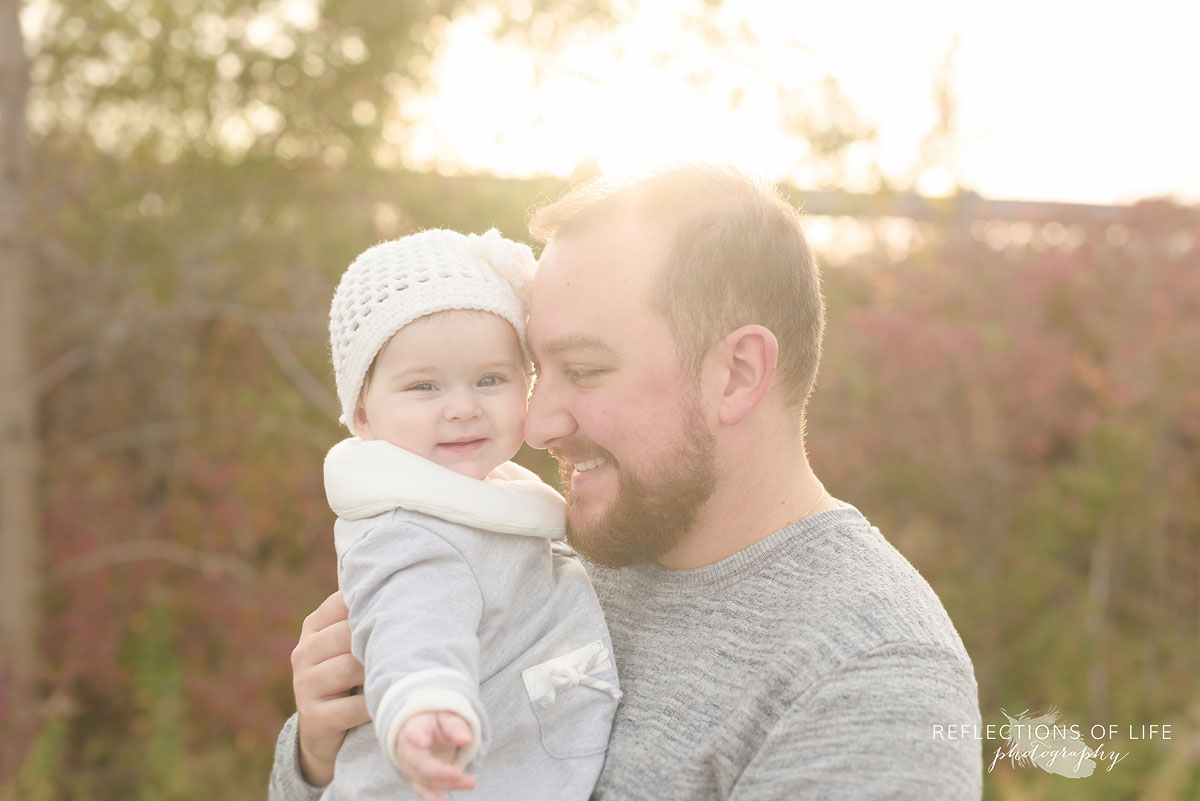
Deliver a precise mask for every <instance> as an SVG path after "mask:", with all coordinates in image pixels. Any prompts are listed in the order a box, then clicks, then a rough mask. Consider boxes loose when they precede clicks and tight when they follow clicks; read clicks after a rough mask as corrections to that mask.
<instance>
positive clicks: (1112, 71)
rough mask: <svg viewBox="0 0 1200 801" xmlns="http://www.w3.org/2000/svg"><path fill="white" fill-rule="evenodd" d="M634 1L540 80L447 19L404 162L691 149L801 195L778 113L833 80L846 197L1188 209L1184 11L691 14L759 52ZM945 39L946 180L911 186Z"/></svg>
mask: <svg viewBox="0 0 1200 801" xmlns="http://www.w3.org/2000/svg"><path fill="white" fill-rule="evenodd" d="M633 5H634V6H636V8H637V12H636V14H635V15H634V16H633V18H632V19H630V20H628V21H625V22H624V23H622V24H621V25H619V26H618V27H617V28H616V29H615V30H614V31H612V32H610V33H608V34H605V35H603V36H600V37H596V36H593V37H592V38H590V39H589V40H586V41H583V40H580V41H570V42H563V43H562V44H563V49H562V51H561V52H560V53H556V54H554V57H553V61H552V62H551V63H550V64H548V65H547V66H548V68H547V69H546V71H545V72H544V74H543V75H542V76H541V79H540V80H538V79H536V68H535V62H534V56H533V55H531V54H530V53H528V52H526V51H524V50H522V49H521V48H520V47H519V46H517V45H515V44H497V43H496V42H494V41H493V37H492V36H491V34H490V31H491V26H492V24H493V23H495V22H496V21H497V19H498V18H497V17H496V16H494V14H489V13H486V12H485V13H483V14H482V15H477V16H474V17H470V18H467V19H464V20H460V21H458V22H456V23H454V24H453V25H452V26H451V28H450V30H449V39H448V44H447V46H446V47H445V49H444V51H443V52H442V53H441V55H440V58H439V59H438V61H437V62H436V64H435V68H434V70H435V76H434V77H435V86H434V87H430V88H433V89H435V90H436V91H435V92H434V93H432V94H431V96H430V97H428V98H427V99H425V100H421V101H412V102H410V103H409V104H408V105H407V106H406V109H405V114H406V116H407V118H408V119H409V120H410V121H411V122H412V123H413V124H414V127H413V129H412V130H413V135H412V139H411V140H410V142H409V153H410V158H409V161H410V163H412V164H413V165H414V166H420V167H434V166H436V167H438V168H440V169H447V170H456V169H466V170H471V171H475V170H489V171H493V172H497V173H500V174H505V175H529V174H534V173H546V172H551V173H558V174H563V175H565V174H569V173H570V172H571V171H572V169H573V168H574V167H575V166H576V165H577V164H578V163H579V162H581V161H582V160H584V159H586V158H589V157H591V158H594V159H596V160H597V161H598V163H599V166H600V168H601V169H602V170H603V171H604V172H608V173H613V172H627V171H634V170H638V169H642V168H645V167H647V166H652V165H654V164H657V163H661V162H663V161H665V160H670V159H681V158H708V159H714V160H721V161H730V162H734V163H736V164H739V165H740V166H742V167H744V168H745V169H748V170H750V171H752V172H755V173H758V174H762V175H764V176H766V177H772V178H788V179H792V180H795V181H796V182H797V183H798V184H799V185H804V184H805V183H806V181H811V180H812V179H813V178H814V177H816V175H817V173H814V172H813V171H812V169H811V166H810V165H811V160H810V159H807V158H806V156H807V154H806V152H805V149H804V147H803V145H802V143H798V142H797V140H796V139H795V138H789V137H788V136H787V135H785V134H784V133H783V132H782V131H781V130H780V125H779V122H780V119H781V116H782V109H783V106H784V104H785V103H790V104H792V106H793V108H801V109H805V110H808V109H812V110H813V111H814V113H816V114H817V115H818V116H819V115H820V114H821V113H822V112H821V107H820V104H819V103H817V102H816V98H818V97H819V94H817V93H815V92H814V91H813V87H814V86H815V85H816V84H817V82H818V81H820V79H821V78H822V77H823V76H832V77H833V78H835V79H836V80H837V82H838V84H839V85H840V87H841V89H842V91H843V93H844V94H845V95H846V96H847V98H848V99H849V103H850V106H851V107H852V108H853V109H854V112H855V113H856V114H857V115H858V117H859V118H861V119H862V120H864V121H865V122H867V123H869V124H871V125H873V126H875V127H876V128H877V129H878V132H879V136H878V145H877V146H871V147H859V148H855V149H854V150H852V152H851V153H850V155H849V158H850V164H851V168H850V169H849V171H848V174H847V175H846V176H845V177H844V178H841V179H839V184H840V185H843V186H845V187H846V188H850V189H869V188H870V181H869V180H868V178H869V175H870V171H869V169H868V167H869V165H870V164H872V163H877V164H879V166H880V167H881V168H882V170H883V172H884V173H885V174H886V175H888V176H890V177H891V178H893V179H895V180H898V181H900V182H901V183H902V184H904V183H905V182H907V185H911V182H912V181H914V180H915V181H916V182H917V186H918V187H919V188H920V189H922V190H923V191H927V192H932V193H937V192H940V191H945V190H946V189H948V188H949V186H951V181H950V176H951V174H956V175H957V177H958V178H959V180H960V181H961V182H962V184H963V185H964V186H966V187H968V188H972V189H974V190H976V191H978V192H980V193H981V194H984V195H986V196H990V197H997V198H1024V199H1047V200H1068V201H1081V202H1093V203H1112V202H1118V203H1119V202H1131V201H1134V200H1136V199H1138V198H1140V197H1145V196H1152V195H1163V194H1169V195H1172V196H1174V197H1176V198H1178V199H1181V200H1185V201H1188V202H1200V157H1198V156H1197V149H1198V146H1200V102H1197V99H1196V98H1197V92H1198V88H1197V87H1198V83H1200V81H1198V79H1200V47H1198V46H1197V44H1196V36H1197V34H1198V33H1200V2H1193V1H1192V0H1183V1H1182V2H1181V1H1180V0H1140V1H1139V2H1138V3H1136V4H1127V3H1120V4H1117V3H1112V4H1108V3H1095V2H1076V1H1075V0H1040V1H1039V0H1009V2H1007V3H1003V4H996V3H991V2H988V3H984V2H977V1H976V0H957V1H955V0H909V2H905V3H896V2H863V1H862V0H848V1H846V2H837V3H830V2H821V3H814V2H807V1H806V0H794V1H793V2H780V1H779V0H726V2H725V3H724V5H723V6H722V8H721V10H720V11H719V12H717V13H718V14H719V16H714V15H712V14H711V13H710V15H709V17H708V20H709V21H712V22H715V23H716V24H717V25H718V27H719V28H720V29H721V30H725V31H730V30H737V29H738V26H739V25H743V26H745V29H746V30H747V31H749V33H750V37H749V38H750V39H752V40H757V41H754V42H751V41H746V40H743V41H740V42H732V43H726V44H725V45H721V46H714V45H713V44H712V43H711V42H706V41H705V40H704V38H703V36H702V35H701V34H698V33H697V32H696V31H695V30H694V29H688V28H686V27H685V26H683V25H681V24H680V17H681V9H683V8H685V7H691V8H695V7H696V6H697V3H696V2H688V0H644V1H643V2H637V3H635V4H633ZM518 20H519V16H518ZM530 24H533V22H532V21H531V23H530ZM956 36H957V38H958V47H957V50H956V56H955V58H954V60H953V67H952V72H951V88H952V90H953V95H954V98H955V101H956V103H957V128H958V131H957V135H956V137H955V140H954V143H953V148H952V154H951V156H950V158H949V160H948V161H947V163H946V165H945V166H946V167H948V168H949V169H948V171H943V172H941V173H939V172H938V171H936V170H935V171H931V172H926V173H925V174H923V175H917V174H916V169H915V160H916V155H917V154H918V152H919V151H920V145H921V142H922V139H923V138H924V137H925V135H926V134H927V132H928V131H929V130H930V129H931V128H932V127H933V125H934V123H935V122H936V119H937V112H936V106H935V102H934V90H933V86H934V79H935V76H936V75H937V74H938V71H939V67H940V65H942V64H944V63H945V62H946V60H947V54H948V53H949V52H950V49H951V46H952V43H953V42H954V39H955V37H956ZM543 58H545V56H544V55H543ZM780 90H782V91H780ZM735 95H736V96H737V98H738V99H739V103H738V105H737V107H736V108H732V107H731V105H730V98H731V97H732V96H735Z"/></svg>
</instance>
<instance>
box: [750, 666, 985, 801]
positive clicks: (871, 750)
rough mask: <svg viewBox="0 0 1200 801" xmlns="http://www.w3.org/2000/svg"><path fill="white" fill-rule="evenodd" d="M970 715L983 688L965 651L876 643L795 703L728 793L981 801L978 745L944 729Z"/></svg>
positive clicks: (764, 797)
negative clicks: (946, 733)
mask: <svg viewBox="0 0 1200 801" xmlns="http://www.w3.org/2000/svg"><path fill="white" fill-rule="evenodd" d="M972 723H974V724H978V723H979V701H978V690H977V688H976V684H975V674H974V671H973V670H972V669H971V666H970V664H969V663H966V662H964V660H963V659H962V657H961V656H960V655H958V654H955V653H953V652H951V651H948V650H946V649H943V648H941V647H938V646H933V645H920V644H913V643H905V644H896V645H889V646H885V647H882V648H878V649H876V650H874V651H872V652H870V653H868V654H865V655H863V656H860V657H858V658H856V659H853V660H851V661H850V662H849V663H847V664H846V665H844V666H843V667H842V669H840V670H838V671H837V673H836V674H834V675H832V676H830V677H827V678H826V679H824V680H822V681H820V682H818V684H817V685H815V686H813V687H810V688H808V690H806V691H805V692H804V693H803V694H802V695H801V696H800V697H798V698H797V699H796V700H795V701H793V703H792V704H790V705H789V706H788V708H787V709H786V710H785V711H784V713H783V714H782V716H781V717H780V718H779V719H778V720H777V721H776V722H775V724H774V725H773V727H772V728H771V730H770V732H769V733H768V735H767V737H766V739H765V740H764V742H763V744H762V747H761V748H760V749H759V751H758V752H757V753H756V755H755V756H754V758H753V759H752V760H751V761H750V763H749V764H748V765H747V766H746V769H745V770H744V771H743V772H742V775H741V776H740V777H739V778H738V780H737V782H736V784H735V785H734V787H733V790H732V792H731V794H730V801H751V800H753V801H771V800H772V799H778V800H779V801H784V799H795V798H816V797H820V798H826V799H876V798H879V799H883V798H887V799H946V800H947V801H951V800H953V801H978V799H979V797H980V795H981V794H982V792H983V787H982V781H983V773H982V767H983V765H982V750H981V746H980V743H979V742H978V741H976V740H975V739H947V738H945V737H944V736H942V737H939V736H938V735H937V732H938V731H944V730H945V726H946V725H947V724H972ZM939 726H940V727H941V728H938V727H939Z"/></svg>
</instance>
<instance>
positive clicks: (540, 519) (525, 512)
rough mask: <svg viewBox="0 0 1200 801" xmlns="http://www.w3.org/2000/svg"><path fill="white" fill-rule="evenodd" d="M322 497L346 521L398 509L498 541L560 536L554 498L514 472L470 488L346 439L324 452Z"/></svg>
mask: <svg viewBox="0 0 1200 801" xmlns="http://www.w3.org/2000/svg"><path fill="white" fill-rule="evenodd" d="M325 496H326V497H327V498H328V499H329V508H331V509H332V510H333V511H334V512H335V513H336V514H337V515H338V517H341V518H344V519H347V520H361V519H362V518H365V517H373V516H374V515H377V514H382V513H383V512H387V511H390V510H392V509H397V508H399V509H408V510H409V511H413V512H423V513H425V514H428V515H432V516H434V517H438V518H441V519H442V520H447V521H449V522H451V523H461V524H463V525H467V526H473V527H475V528H481V529H484V530H487V531H495V532H499V533H502V534H521V535H524V536H530V537H544V538H546V539H553V540H556V539H561V538H562V537H563V535H564V530H565V515H564V509H563V499H562V497H561V496H559V494H558V493H557V492H555V491H554V490H553V489H551V488H550V487H549V486H547V485H546V484H545V483H544V482H543V481H542V480H541V479H540V478H538V477H537V475H536V474H534V473H532V472H530V471H529V470H526V469H525V468H524V467H521V466H520V465H518V464H515V463H513V462H505V463H504V464H502V465H500V466H499V467H497V468H496V469H495V470H493V471H492V472H491V473H489V474H488V476H487V478H485V479H484V480H483V481H477V480H476V479H473V478H470V477H469V476H464V475H462V474H460V473H456V472H454V471H453V470H450V469H449V468H446V467H442V466H441V465H439V464H436V463H434V462H431V461H429V460H428V459H423V458H422V457H420V456H417V455H416V454H414V453H410V452H409V451H406V450H404V449H403V448H398V447H396V446H395V445H392V444H390V443H387V442H383V441H380V440H372V441H370V442H364V441H363V440H361V439H359V438H358V437H350V438H349V439H345V440H342V441H341V442H339V443H338V444H337V445H334V446H333V448H331V449H330V451H329V453H328V454H327V455H326V456H325Z"/></svg>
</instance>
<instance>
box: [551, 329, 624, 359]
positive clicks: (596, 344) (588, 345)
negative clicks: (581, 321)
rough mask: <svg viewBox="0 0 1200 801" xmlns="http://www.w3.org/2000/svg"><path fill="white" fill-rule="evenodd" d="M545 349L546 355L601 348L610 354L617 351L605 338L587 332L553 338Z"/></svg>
mask: <svg viewBox="0 0 1200 801" xmlns="http://www.w3.org/2000/svg"><path fill="white" fill-rule="evenodd" d="M543 350H545V352H546V355H553V354H559V353H565V352H566V351H569V350H599V351H603V352H605V353H609V354H616V352H617V349H616V348H614V347H613V346H612V345H609V344H608V343H607V342H605V341H604V340H602V339H599V338H598V337H593V336H588V335H586V334H574V335H572V336H568V337H561V338H559V339H554V340H551V341H550V342H549V343H548V344H547V345H546V347H545V348H544V349H543Z"/></svg>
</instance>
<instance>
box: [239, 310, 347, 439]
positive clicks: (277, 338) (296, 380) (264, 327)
mask: <svg viewBox="0 0 1200 801" xmlns="http://www.w3.org/2000/svg"><path fill="white" fill-rule="evenodd" d="M255 328H256V330H257V331H258V336H259V339H261V340H262V343H263V344H264V345H266V346H267V350H268V351H269V352H270V354H271V357H272V358H274V359H275V363H276V364H278V365H279V369H281V370H283V372H284V374H285V375H286V376H287V377H288V378H289V379H290V380H291V382H292V384H293V386H295V387H296V389H297V390H298V391H299V392H300V394H301V395H303V396H304V397H306V398H308V399H309V401H311V402H312V404H313V405H314V406H316V407H317V408H318V409H320V410H321V411H322V412H324V413H325V414H327V415H329V416H330V417H331V418H333V419H334V420H336V419H337V417H338V415H337V414H336V413H333V412H331V411H330V410H329V391H328V390H327V389H325V387H324V386H322V385H321V382H320V381H318V380H317V379H315V378H313V374H312V373H310V372H309V371H308V370H307V369H306V368H305V366H304V365H303V364H302V363H301V361H300V359H299V358H297V356H296V353H295V351H293V350H292V348H291V346H290V345H288V343H287V340H286V339H284V338H283V336H282V335H280V333H279V331H278V330H276V329H275V327H274V326H272V325H270V324H269V323H266V322H260V323H259V324H257V325H256V326H255Z"/></svg>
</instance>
